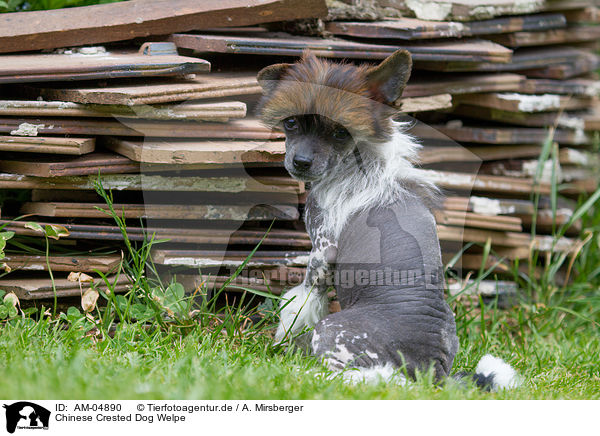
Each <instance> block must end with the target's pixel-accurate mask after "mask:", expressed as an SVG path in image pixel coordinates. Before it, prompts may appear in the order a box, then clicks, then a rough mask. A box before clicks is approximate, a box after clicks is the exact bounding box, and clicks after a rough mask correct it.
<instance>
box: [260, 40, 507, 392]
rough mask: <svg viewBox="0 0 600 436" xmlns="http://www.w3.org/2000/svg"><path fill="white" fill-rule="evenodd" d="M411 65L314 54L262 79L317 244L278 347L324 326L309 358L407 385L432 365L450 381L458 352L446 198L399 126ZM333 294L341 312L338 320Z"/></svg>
mask: <svg viewBox="0 0 600 436" xmlns="http://www.w3.org/2000/svg"><path fill="white" fill-rule="evenodd" d="M411 69H412V60H411V56H410V54H409V53H408V52H407V51H405V50H399V51H397V52H395V53H393V54H392V55H391V56H389V57H388V58H387V59H385V60H384V61H383V62H382V63H380V64H379V65H377V66H366V65H362V66H356V65H353V64H349V63H333V62H329V61H325V60H322V59H319V58H317V57H316V56H314V55H313V54H311V53H309V52H306V53H305V54H304V55H303V57H302V59H301V60H300V61H298V62H296V63H294V64H275V65H271V66H268V67H266V68H264V69H262V70H261V71H260V72H259V73H258V77H257V78H258V82H259V84H260V85H261V87H262V88H263V97H262V99H261V102H260V103H259V112H260V115H261V118H262V121H263V123H264V124H265V125H267V126H269V127H271V128H274V129H281V130H283V131H284V132H285V135H286V154H285V161H284V165H285V168H286V169H287V171H288V172H289V173H290V175H291V176H292V177H294V178H296V179H298V180H302V181H305V182H309V183H310V192H309V195H308V197H307V200H306V206H305V216H304V221H305V224H306V229H307V231H308V233H309V235H310V239H311V242H312V246H313V248H312V251H311V253H310V255H309V259H308V267H307V270H306V275H305V278H304V281H303V282H302V284H300V285H298V286H296V287H295V288H292V289H291V290H289V291H288V292H286V293H285V294H284V296H283V299H282V302H281V312H280V323H279V326H278V328H277V332H276V334H275V340H276V341H278V342H282V341H284V340H285V339H287V338H291V337H295V336H297V335H299V333H301V332H302V331H305V330H306V329H307V328H311V327H314V329H313V330H312V331H309V332H307V333H305V334H304V335H300V336H301V337H303V338H304V339H305V340H307V341H308V342H309V343H308V345H307V348H308V350H309V351H310V352H311V353H312V354H314V355H316V356H318V357H320V358H322V359H323V360H324V363H325V364H326V365H327V367H328V368H329V369H330V370H332V371H335V372H341V373H342V374H343V376H344V378H346V379H349V380H352V381H371V380H380V379H381V378H383V379H385V380H388V381H391V380H392V378H398V377H399V378H400V379H401V380H400V382H405V381H406V379H407V378H408V379H413V378H414V377H415V374H416V372H417V371H427V370H429V369H430V368H433V372H434V376H435V379H436V380H438V381H439V380H442V379H443V378H445V377H448V376H449V375H450V371H451V368H452V363H453V360H454V356H455V355H456V353H457V350H458V345H459V344H458V337H457V335H456V325H455V321H454V314H453V313H452V311H451V309H450V307H449V306H448V304H447V302H446V300H445V298H444V286H443V269H442V260H441V253H440V246H439V240H438V236H437V231H436V225H435V220H434V217H433V214H432V212H431V209H432V207H434V205H435V204H436V203H437V202H439V198H440V194H439V191H438V189H437V187H436V186H435V185H434V184H433V183H431V182H430V181H429V180H427V178H426V177H425V176H424V173H423V171H422V170H420V169H419V168H416V167H415V164H416V163H417V161H418V159H417V158H418V151H419V148H420V145H419V144H418V142H417V141H416V139H415V138H413V137H411V136H410V135H408V134H407V133H405V132H404V130H405V126H404V125H403V124H401V123H398V122H395V121H394V120H393V117H394V116H395V115H397V113H398V110H397V109H396V102H397V101H398V99H399V98H400V96H401V95H402V92H403V90H404V88H405V86H406V83H407V81H408V79H409V76H410V74H411ZM330 287H334V288H335V289H336V291H337V295H338V299H339V302H340V305H341V309H342V310H341V311H340V312H337V313H333V314H331V315H329V314H328V297H327V291H328V289H329V288H330ZM398 368H403V369H404V372H403V374H400V375H399V374H398ZM349 369H352V370H349ZM473 379H474V380H475V382H476V384H479V385H480V386H483V387H488V388H491V389H499V388H504V387H511V386H513V385H515V383H516V382H515V380H516V373H515V371H514V370H513V369H512V368H511V367H510V366H509V365H508V364H506V363H505V362H504V361H502V360H501V359H497V358H494V357H492V356H484V358H483V359H482V361H481V362H480V364H479V365H478V368H477V370H476V373H475V374H474V375H473Z"/></svg>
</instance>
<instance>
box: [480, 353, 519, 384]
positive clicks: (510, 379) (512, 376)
mask: <svg viewBox="0 0 600 436" xmlns="http://www.w3.org/2000/svg"><path fill="white" fill-rule="evenodd" d="M475 373H476V374H481V375H483V376H485V377H489V376H490V375H492V374H493V377H494V378H493V380H492V389H493V390H494V391H499V390H501V389H512V388H516V387H517V386H519V384H521V382H520V380H519V376H518V375H517V372H516V371H515V370H514V369H513V367H512V366H510V365H509V364H508V363H506V362H505V361H504V360H502V359H500V358H499V357H494V356H492V355H491V354H486V355H485V356H483V357H482V358H481V360H480V361H479V363H478V364H477V368H475Z"/></svg>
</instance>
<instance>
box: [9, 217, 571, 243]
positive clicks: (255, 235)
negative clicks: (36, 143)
mask: <svg viewBox="0 0 600 436" xmlns="http://www.w3.org/2000/svg"><path fill="white" fill-rule="evenodd" d="M0 224H7V226H6V227H5V229H6V230H8V231H14V232H16V233H17V234H20V235H28V236H37V237H40V236H41V235H40V234H39V233H38V232H36V231H34V230H31V229H28V228H25V223H21V222H18V221H6V220H0ZM39 224H41V225H42V226H43V225H45V224H46V223H43V222H40V223H39ZM63 225H64V226H65V227H66V228H67V229H68V230H69V232H70V233H69V235H68V236H66V237H65V239H67V240H69V239H87V240H102V241H122V239H123V235H122V233H121V230H120V229H119V228H118V227H112V226H98V225H82V224H63ZM437 230H438V236H439V237H440V240H441V241H447V242H461V243H462V242H469V241H472V242H476V243H481V244H484V243H486V241H487V240H488V239H491V241H492V244H494V245H498V246H501V247H514V248H520V247H521V248H523V247H530V245H531V244H532V239H531V235H530V234H527V233H519V232H506V231H497V230H488V229H474V228H464V229H463V228H460V227H451V226H446V225H438V226H437ZM266 232H267V229H257V230H235V229H232V230H226V229H222V228H218V229H215V228H204V229H199V228H197V227H194V228H182V227H178V228H159V227H147V228H137V227H131V226H129V227H128V236H129V239H130V240H132V241H142V240H144V239H145V238H148V237H149V236H150V235H154V236H155V238H156V239H168V240H170V241H171V242H173V243H188V244H206V245H214V246H227V245H229V244H235V245H248V246H255V245H256V244H258V242H260V241H261V240H262V246H265V247H266V246H277V247H278V249H281V248H282V247H294V248H295V249H310V248H311V242H310V239H309V237H308V235H307V234H306V233H305V232H303V231H297V230H282V229H271V231H270V232H269V233H268V234H267V235H266V237H265V234H266ZM263 237H264V239H263ZM533 246H534V247H535V248H536V249H539V250H541V251H549V250H552V249H554V250H558V251H561V250H570V249H572V248H573V241H572V240H570V239H568V238H561V239H560V240H558V242H556V243H553V238H552V237H550V236H548V237H546V236H537V237H536V238H535V239H534V240H533Z"/></svg>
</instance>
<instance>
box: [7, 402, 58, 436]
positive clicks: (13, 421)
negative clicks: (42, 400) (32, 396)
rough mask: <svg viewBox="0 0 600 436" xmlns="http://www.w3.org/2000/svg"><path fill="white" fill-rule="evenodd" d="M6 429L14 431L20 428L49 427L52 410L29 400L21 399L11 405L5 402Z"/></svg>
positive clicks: (10, 431)
mask: <svg viewBox="0 0 600 436" xmlns="http://www.w3.org/2000/svg"><path fill="white" fill-rule="evenodd" d="M4 408H5V409H6V431H8V432H9V433H14V432H15V430H16V429H17V428H19V429H30V430H32V429H48V424H49V422H50V411H49V410H48V409H46V408H44V407H42V406H39V405H37V404H35V403H30V402H28V401H19V402H18V403H13V404H10V405H7V404H5V405H4Z"/></svg>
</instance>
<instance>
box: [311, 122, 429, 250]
mask: <svg viewBox="0 0 600 436" xmlns="http://www.w3.org/2000/svg"><path fill="white" fill-rule="evenodd" d="M392 123H393V128H394V133H393V135H392V137H391V139H390V140H389V141H388V142H385V143H371V144H367V147H369V149H367V150H363V149H362V148H359V151H360V154H361V158H362V161H363V162H362V164H363V165H362V169H361V168H359V167H358V164H357V162H356V159H355V158H354V156H353V155H350V156H348V157H347V158H346V159H344V161H343V162H341V163H340V164H339V165H338V166H337V167H336V168H335V169H333V170H332V171H331V172H330V174H328V175H326V176H325V177H324V178H323V179H321V180H319V181H317V182H315V183H313V185H312V188H311V195H313V196H314V198H315V200H316V201H317V204H318V205H319V207H320V208H321V209H322V213H323V226H324V231H325V234H326V235H328V236H330V237H333V238H334V239H338V238H339V236H340V234H341V233H342V229H343V228H344V225H345V224H346V222H347V221H348V218H349V217H350V216H351V215H352V214H353V213H355V212H358V211H359V210H361V209H366V208H369V207H373V206H375V205H377V206H386V205H389V204H392V203H395V202H397V201H398V200H400V199H402V198H403V197H405V196H406V195H411V194H412V193H410V192H408V190H407V189H406V188H405V185H404V184H403V183H402V182H403V181H412V182H416V183H418V184H420V185H422V186H425V187H428V188H430V189H431V190H432V191H435V190H436V188H435V186H434V185H433V184H432V183H431V182H429V181H428V180H427V179H426V178H425V177H424V176H423V175H422V171H421V170H420V169H417V168H414V166H413V164H412V162H415V161H416V159H417V154H418V152H419V149H420V148H421V145H420V144H419V143H418V142H417V141H416V139H415V138H413V137H412V136H410V135H409V134H407V133H405V132H403V131H402V128H404V127H405V124H404V123H398V122H395V121H392Z"/></svg>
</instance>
